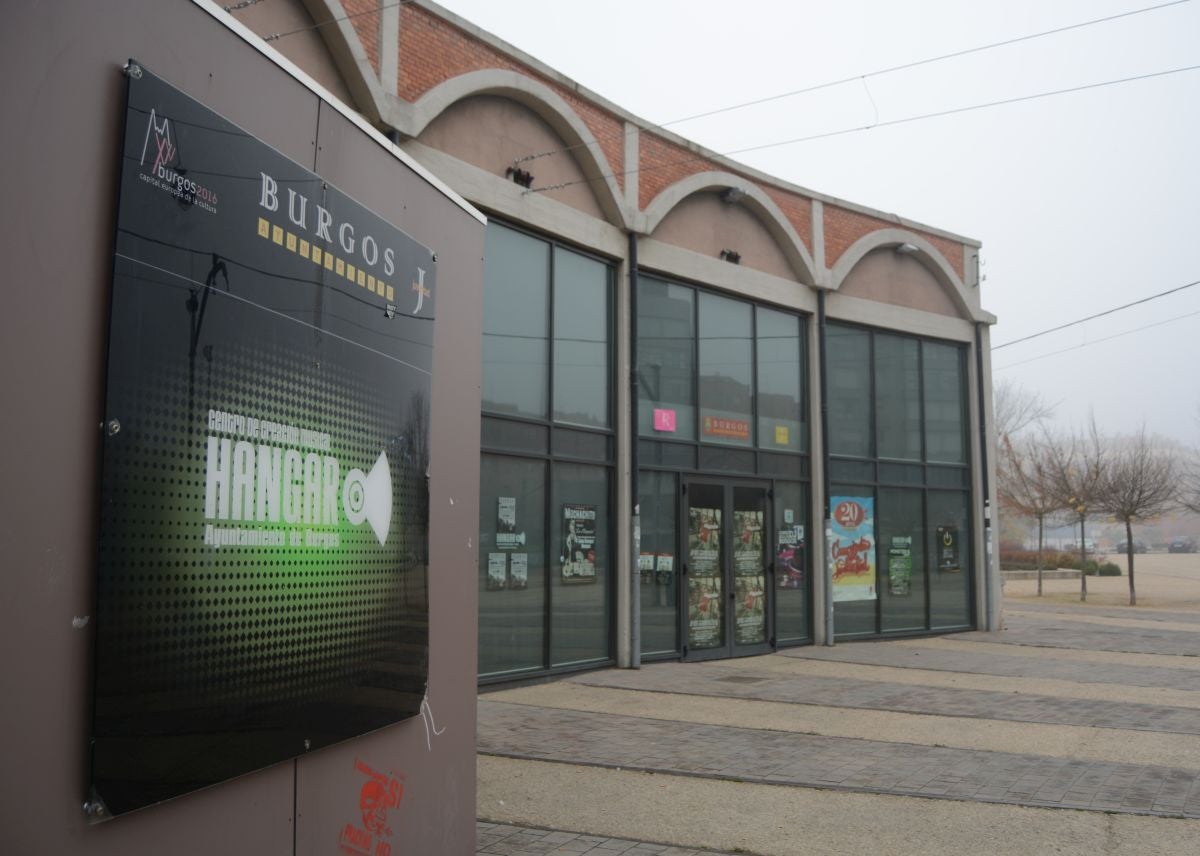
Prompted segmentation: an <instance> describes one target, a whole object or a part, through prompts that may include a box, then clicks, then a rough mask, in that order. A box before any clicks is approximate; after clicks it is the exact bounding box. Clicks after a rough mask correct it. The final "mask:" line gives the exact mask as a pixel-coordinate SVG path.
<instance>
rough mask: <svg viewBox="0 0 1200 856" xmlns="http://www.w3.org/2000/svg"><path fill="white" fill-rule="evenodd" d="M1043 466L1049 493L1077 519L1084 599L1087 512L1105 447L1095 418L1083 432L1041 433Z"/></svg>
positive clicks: (1093, 506)
mask: <svg viewBox="0 0 1200 856" xmlns="http://www.w3.org/2000/svg"><path fill="white" fill-rule="evenodd" d="M1045 443H1046V466H1047V475H1048V477H1049V480H1050V485H1051V492H1052V494H1053V495H1054V496H1055V497H1056V498H1057V500H1058V502H1059V503H1060V507H1062V508H1066V509H1069V510H1070V511H1072V512H1073V513H1074V514H1075V519H1076V520H1078V521H1079V599H1080V600H1081V601H1086V600H1087V531H1086V526H1085V524H1086V522H1087V516H1088V514H1090V513H1092V512H1095V511H1096V510H1098V509H1097V506H1098V504H1099V499H1100V485H1101V484H1102V483H1103V481H1104V477H1105V468H1106V465H1107V450H1106V447H1105V442H1104V440H1103V439H1102V438H1101V437H1100V432H1099V431H1098V430H1097V429H1096V421H1095V420H1094V419H1093V420H1091V422H1090V423H1089V426H1088V429H1087V430H1086V431H1083V432H1080V433H1076V434H1071V435H1070V436H1067V437H1063V436H1054V435H1051V434H1050V433H1049V432H1047V433H1046V434H1045Z"/></svg>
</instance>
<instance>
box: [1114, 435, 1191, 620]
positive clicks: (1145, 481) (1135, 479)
mask: <svg viewBox="0 0 1200 856" xmlns="http://www.w3.org/2000/svg"><path fill="white" fill-rule="evenodd" d="M1179 470H1180V467H1179V461H1178V460H1177V458H1176V455H1175V453H1174V450H1173V449H1171V448H1170V447H1169V446H1168V445H1167V444H1166V443H1163V442H1161V441H1157V440H1155V439H1154V438H1153V437H1147V436H1146V429H1145V427H1144V426H1143V427H1142V430H1141V431H1139V432H1138V433H1137V434H1135V435H1133V436H1132V437H1123V438H1121V439H1120V440H1118V441H1116V442H1114V443H1113V444H1112V448H1111V450H1110V451H1109V454H1108V460H1107V462H1106V466H1105V467H1104V472H1103V475H1102V478H1101V479H1100V483H1099V485H1098V488H1097V506H1098V509H1099V510H1102V511H1105V512H1107V513H1108V514H1111V515H1112V516H1113V517H1115V518H1117V520H1119V521H1121V522H1122V523H1124V524H1125V549H1126V557H1127V558H1128V559H1129V605H1130V606H1137V589H1136V587H1135V586H1134V581H1133V555H1134V551H1133V522H1134V521H1135V520H1137V521H1142V520H1148V519H1150V518H1154V517H1158V516H1159V515H1161V514H1165V513H1166V512H1168V511H1170V510H1171V509H1172V508H1174V507H1176V506H1177V505H1178V502H1179V495H1180V480H1179Z"/></svg>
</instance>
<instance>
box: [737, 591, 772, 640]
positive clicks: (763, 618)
mask: <svg viewBox="0 0 1200 856" xmlns="http://www.w3.org/2000/svg"><path fill="white" fill-rule="evenodd" d="M766 582H767V580H766V575H765V574H762V573H758V574H746V575H739V576H737V577H735V578H734V614H733V617H734V627H735V636H734V638H735V639H736V640H737V643H738V644H739V645H754V644H756V643H759V642H766V641H767V613H766V588H767V585H766Z"/></svg>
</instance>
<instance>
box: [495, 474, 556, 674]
mask: <svg viewBox="0 0 1200 856" xmlns="http://www.w3.org/2000/svg"><path fill="white" fill-rule="evenodd" d="M479 482H480V487H479V674H480V676H481V677H483V676H486V675H490V674H497V673H501V672H510V671H516V670H520V669H537V668H541V667H542V665H543V661H544V657H545V655H544V648H545V637H546V626H545V610H546V580H545V573H546V557H545V553H544V547H543V545H544V544H545V541H546V538H545V521H546V487H545V486H546V464H545V463H544V462H542V461H527V460H520V459H516V458H501V457H497V456H493V455H484V456H483V458H482V460H481V461H480V468H479Z"/></svg>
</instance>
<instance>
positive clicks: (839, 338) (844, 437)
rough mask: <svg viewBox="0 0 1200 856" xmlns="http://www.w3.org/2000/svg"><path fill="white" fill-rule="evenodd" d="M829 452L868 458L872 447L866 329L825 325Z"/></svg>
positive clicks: (867, 335)
mask: <svg viewBox="0 0 1200 856" xmlns="http://www.w3.org/2000/svg"><path fill="white" fill-rule="evenodd" d="M825 352H826V362H827V366H826V368H827V373H828V375H829V389H828V392H827V397H828V401H829V452H830V454H833V455H850V456H853V457H860V458H866V457H870V456H871V454H872V448H871V359H870V357H871V339H870V334H869V333H867V331H865V330H855V329H853V328H850V327H839V326H838V325H836V324H830V325H829V326H828V327H826V337H825Z"/></svg>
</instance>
